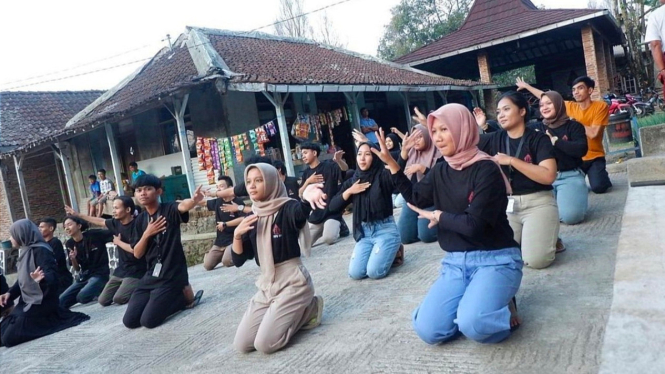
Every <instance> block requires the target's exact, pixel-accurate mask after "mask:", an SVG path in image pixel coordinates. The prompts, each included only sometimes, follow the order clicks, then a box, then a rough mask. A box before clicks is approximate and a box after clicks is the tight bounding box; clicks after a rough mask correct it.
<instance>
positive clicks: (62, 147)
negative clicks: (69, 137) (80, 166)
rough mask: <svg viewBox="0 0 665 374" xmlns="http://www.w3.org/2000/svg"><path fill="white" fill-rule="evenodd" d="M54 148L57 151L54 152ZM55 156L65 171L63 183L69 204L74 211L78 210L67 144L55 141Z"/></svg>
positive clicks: (70, 156)
mask: <svg viewBox="0 0 665 374" xmlns="http://www.w3.org/2000/svg"><path fill="white" fill-rule="evenodd" d="M56 148H57V149H58V152H56ZM53 151H54V152H55V154H56V156H58V158H59V159H60V161H62V170H63V171H64V172H65V183H66V184H67V192H68V194H69V206H71V207H72V209H74V210H75V211H77V212H78V211H79V204H78V201H77V200H76V191H74V181H73V180H72V169H71V168H70V167H69V161H70V160H71V159H72V155H71V152H70V150H69V144H64V143H57V147H54V148H53Z"/></svg>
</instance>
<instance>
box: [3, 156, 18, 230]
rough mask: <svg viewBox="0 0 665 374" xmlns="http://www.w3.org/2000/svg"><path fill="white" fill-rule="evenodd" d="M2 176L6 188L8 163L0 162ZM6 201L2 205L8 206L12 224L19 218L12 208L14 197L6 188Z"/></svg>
mask: <svg viewBox="0 0 665 374" xmlns="http://www.w3.org/2000/svg"><path fill="white" fill-rule="evenodd" d="M0 176H1V177H2V182H3V183H4V184H5V186H6V185H7V183H8V178H7V165H6V163H3V162H1V161H0ZM5 200H6V201H0V204H5V203H6V204H7V209H8V211H9V220H10V221H11V222H14V221H16V220H17V219H18V218H17V217H16V212H15V211H14V207H13V206H12V203H11V201H12V197H11V195H10V191H9V189H7V188H5ZM7 231H9V228H7Z"/></svg>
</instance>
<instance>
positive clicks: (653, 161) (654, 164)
mask: <svg viewBox="0 0 665 374" xmlns="http://www.w3.org/2000/svg"><path fill="white" fill-rule="evenodd" d="M626 164H627V166H628V182H629V183H630V186H631V187H637V186H639V185H644V184H645V183H646V184H648V183H654V182H655V183H656V184H657V183H660V184H663V183H665V156H654V157H640V158H634V159H631V160H628V161H627V162H626Z"/></svg>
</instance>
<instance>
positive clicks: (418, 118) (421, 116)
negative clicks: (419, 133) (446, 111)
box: [411, 106, 427, 127]
mask: <svg viewBox="0 0 665 374" xmlns="http://www.w3.org/2000/svg"><path fill="white" fill-rule="evenodd" d="M413 112H414V113H416V115H415V116H412V117H411V118H413V119H414V120H416V121H417V122H418V123H419V124H421V125H423V126H425V127H427V116H425V115H424V114H422V113H420V110H418V107H417V106H415V107H413Z"/></svg>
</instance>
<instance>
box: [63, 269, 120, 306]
mask: <svg viewBox="0 0 665 374" xmlns="http://www.w3.org/2000/svg"><path fill="white" fill-rule="evenodd" d="M108 280H109V277H108V275H107V276H105V277H99V276H95V277H90V279H88V280H86V281H83V282H79V281H78V280H77V281H75V282H74V283H72V285H71V286H69V288H67V289H66V290H65V292H63V293H62V295H60V306H61V307H63V308H65V309H69V308H71V307H72V305H74V304H76V303H77V302H78V303H81V304H87V303H89V302H91V301H92V300H93V299H94V298H95V297H97V296H99V295H100V294H101V293H102V290H103V289H104V286H106V282H108Z"/></svg>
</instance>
